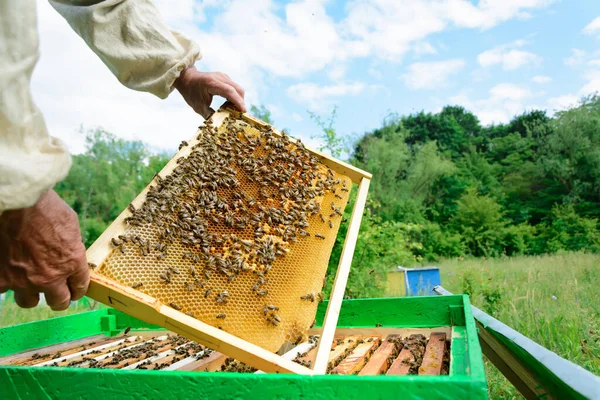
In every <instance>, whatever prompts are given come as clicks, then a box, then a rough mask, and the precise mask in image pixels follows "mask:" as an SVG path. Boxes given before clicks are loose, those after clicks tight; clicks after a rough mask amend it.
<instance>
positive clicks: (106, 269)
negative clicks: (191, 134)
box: [87, 106, 370, 373]
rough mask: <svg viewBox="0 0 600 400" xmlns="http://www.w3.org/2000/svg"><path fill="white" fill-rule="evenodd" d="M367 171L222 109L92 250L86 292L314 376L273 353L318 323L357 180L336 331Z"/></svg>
mask: <svg viewBox="0 0 600 400" xmlns="http://www.w3.org/2000/svg"><path fill="white" fill-rule="evenodd" d="M369 179H370V175H369V174H367V173H365V172H363V171H360V170H357V169H355V168H353V167H352V166H349V165H346V164H344V163H341V162H338V161H336V160H332V159H330V158H327V157H325V156H323V155H320V154H318V153H316V152H314V151H311V150H308V149H306V148H305V147H304V146H303V145H302V144H301V143H296V142H295V141H294V140H292V139H290V138H289V137H287V136H286V135H280V134H279V133H277V132H275V131H274V130H273V129H272V127H271V126H270V125H268V124H265V123H263V122H262V121H259V120H256V119H254V118H252V117H250V116H247V115H245V114H240V113H238V112H236V111H234V110H232V109H230V108H228V107H227V106H226V107H223V108H222V109H221V110H219V112H217V113H216V114H214V115H213V116H212V117H211V118H210V119H209V120H207V122H206V123H205V125H204V126H202V127H201V128H200V131H199V134H198V136H197V137H195V138H193V139H192V140H190V141H189V142H185V143H182V146H181V147H180V150H179V152H178V153H177V154H176V155H175V157H174V158H173V159H172V160H171V161H170V162H169V163H168V164H167V165H166V166H165V168H164V169H163V171H161V172H160V173H159V174H157V176H156V177H155V179H154V181H153V182H152V183H151V184H150V185H149V186H148V187H147V188H146V189H145V190H144V191H143V192H142V193H141V194H140V195H139V196H138V197H137V198H136V199H135V200H134V201H133V202H132V205H131V206H130V207H129V208H128V209H127V210H125V211H124V212H123V213H122V214H121V215H120V216H119V217H118V218H117V220H115V222H114V223H113V224H112V225H111V226H110V227H109V228H108V229H107V230H106V231H105V232H104V234H103V235H102V236H101V237H100V238H99V239H98V240H97V241H96V243H94V244H93V245H92V246H91V247H90V249H89V250H88V253H87V255H88V260H89V261H90V262H91V263H92V264H95V265H97V266H98V267H97V268H96V269H95V270H94V271H93V273H92V284H91V286H90V290H89V293H88V295H89V296H90V297H92V298H95V299H96V300H99V301H101V302H103V303H106V304H109V305H112V306H114V307H115V308H118V309H121V310H123V311H125V312H127V313H129V314H131V315H133V316H136V317H138V318H140V319H143V320H146V321H147V322H150V323H155V324H158V325H161V326H164V327H166V328H168V329H171V330H173V331H175V332H178V333H181V334H183V335H186V336H187V337H190V338H191V339H194V340H197V341H199V342H200V343H203V344H205V345H207V346H209V347H212V348H215V349H217V350H220V351H222V352H224V353H227V354H228V355H231V356H233V357H235V358H236V359H239V360H240V361H243V362H245V363H247V364H249V365H253V366H255V367H257V368H260V369H262V370H265V371H286V372H296V373H311V372H312V371H310V370H307V369H306V368H302V367H298V366H297V365H294V364H291V363H289V362H286V360H283V359H281V358H280V357H277V356H276V355H274V354H273V353H272V352H274V351H277V349H279V348H280V347H281V345H282V344H283V343H284V342H298V341H300V340H302V338H303V337H304V336H305V334H306V331H307V330H308V329H309V327H310V326H311V325H312V323H313V320H314V317H315V313H316V306H317V303H318V300H319V296H320V292H321V289H322V286H323V283H324V281H323V279H324V276H325V272H326V269H327V264H328V261H329V256H330V254H331V249H332V247H333V244H334V242H335V238H336V236H337V231H338V228H339V225H340V223H341V220H342V217H343V215H342V214H343V210H344V208H345V206H346V204H347V202H348V199H349V194H350V190H351V187H352V182H353V181H354V182H356V183H358V184H359V192H358V195H357V200H356V203H355V208H354V211H353V214H352V218H351V220H350V225H349V229H348V235H347V237H346V242H345V245H344V250H343V253H342V257H341V261H340V267H339V268H338V273H337V275H336V281H335V284H334V290H333V292H332V297H331V299H332V301H331V302H330V305H329V312H328V317H327V318H326V320H325V325H324V326H325V331H324V335H323V343H330V342H331V341H332V340H333V332H334V329H335V325H336V322H337V315H338V314H339V307H340V305H341V300H342V297H343V292H344V289H345V283H346V279H347V275H348V272H349V266H350V262H351V258H352V253H353V250H354V244H355V241H356V237H357V234H358V227H359V225H360V219H361V216H362V212H363V208H364V202H365V197H366V193H367V189H368V183H369ZM327 346H328V345H324V346H323V350H322V351H321V353H323V354H322V355H321V357H320V358H321V360H322V361H321V363H319V362H318V361H317V363H316V365H317V369H316V370H317V371H318V372H321V373H322V372H324V369H325V368H326V363H325V362H324V361H325V358H326V354H325V351H326V349H325V347H327Z"/></svg>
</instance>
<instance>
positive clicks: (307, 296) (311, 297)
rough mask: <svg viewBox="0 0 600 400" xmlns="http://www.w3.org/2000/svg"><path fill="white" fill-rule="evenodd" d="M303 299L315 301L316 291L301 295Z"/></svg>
mask: <svg viewBox="0 0 600 400" xmlns="http://www.w3.org/2000/svg"><path fill="white" fill-rule="evenodd" d="M300 299H301V300H310V302H311V303H314V302H315V294H314V293H309V294H305V295H304V296H300Z"/></svg>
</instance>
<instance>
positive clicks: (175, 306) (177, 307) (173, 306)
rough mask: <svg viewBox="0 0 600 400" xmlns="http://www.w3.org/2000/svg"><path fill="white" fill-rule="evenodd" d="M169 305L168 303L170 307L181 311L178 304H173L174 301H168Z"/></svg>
mask: <svg viewBox="0 0 600 400" xmlns="http://www.w3.org/2000/svg"><path fill="white" fill-rule="evenodd" d="M169 305H170V306H171V307H172V308H174V309H175V310H177V311H181V307H180V306H178V305H177V304H175V303H170V304H169Z"/></svg>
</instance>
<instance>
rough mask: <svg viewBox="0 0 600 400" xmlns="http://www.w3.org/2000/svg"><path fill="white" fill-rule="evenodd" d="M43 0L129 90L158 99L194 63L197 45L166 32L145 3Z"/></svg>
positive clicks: (139, 0)
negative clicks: (150, 94) (47, 0)
mask: <svg viewBox="0 0 600 400" xmlns="http://www.w3.org/2000/svg"><path fill="white" fill-rule="evenodd" d="M49 1H50V4H51V5H52V6H53V7H54V8H55V9H56V11H58V12H59V13H60V14H61V15H62V16H63V17H64V18H65V19H66V20H67V22H68V23H69V25H71V28H73V30H74V31H75V32H77V34H78V35H79V36H81V38H82V39H83V40H84V41H85V42H86V43H87V45H88V46H89V47H90V48H91V49H92V50H93V51H94V53H96V55H98V57H100V59H101V60H102V61H103V62H104V64H106V66H108V68H109V69H110V70H111V71H112V73H113V74H114V75H115V76H116V77H117V79H118V80H119V81H120V82H121V83H122V84H123V85H125V86H127V87H128V88H130V89H134V90H139V91H142V92H150V93H152V94H154V95H156V96H158V97H160V98H161V99H164V98H166V97H167V96H168V95H169V93H171V91H172V90H173V83H174V82H175V79H177V77H179V74H180V73H181V71H182V70H183V69H185V68H186V67H188V66H190V65H192V64H194V62H195V61H196V60H198V59H199V58H200V49H199V48H198V45H197V44H196V43H195V42H193V41H192V40H190V39H188V38H186V37H185V36H183V35H182V34H180V33H178V32H175V31H172V30H170V29H169V27H168V26H167V25H166V24H165V22H164V21H163V19H162V18H161V16H160V14H159V13H158V11H157V10H156V8H155V7H154V5H153V4H152V2H151V1H150V0H104V1H99V0H49ZM174 7H175V5H174Z"/></svg>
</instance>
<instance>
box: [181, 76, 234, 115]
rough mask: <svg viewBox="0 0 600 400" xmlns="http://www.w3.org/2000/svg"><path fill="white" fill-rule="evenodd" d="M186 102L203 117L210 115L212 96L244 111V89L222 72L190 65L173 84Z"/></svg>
mask: <svg viewBox="0 0 600 400" xmlns="http://www.w3.org/2000/svg"><path fill="white" fill-rule="evenodd" d="M174 86H175V88H176V89H177V90H178V91H179V93H181V95H182V96H183V98H184V99H185V101H186V103H188V105H189V106H190V107H192V108H193V109H194V111H196V112H197V113H198V114H200V115H202V116H203V117H204V118H205V119H206V118H208V117H210V115H211V110H210V103H211V102H212V99H213V96H215V95H217V96H222V97H225V98H226V99H227V100H229V101H230V102H232V103H233V105H234V106H235V107H236V108H237V109H238V110H239V111H241V112H246V106H245V104H244V89H242V87H241V86H240V85H238V84H237V83H235V82H234V81H232V80H231V78H229V76H227V75H226V74H224V73H222V72H200V71H198V70H197V69H196V67H194V66H190V67H188V68H186V69H184V70H183V71H182V72H181V75H180V76H179V78H177V80H176V81H175V84H174Z"/></svg>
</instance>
